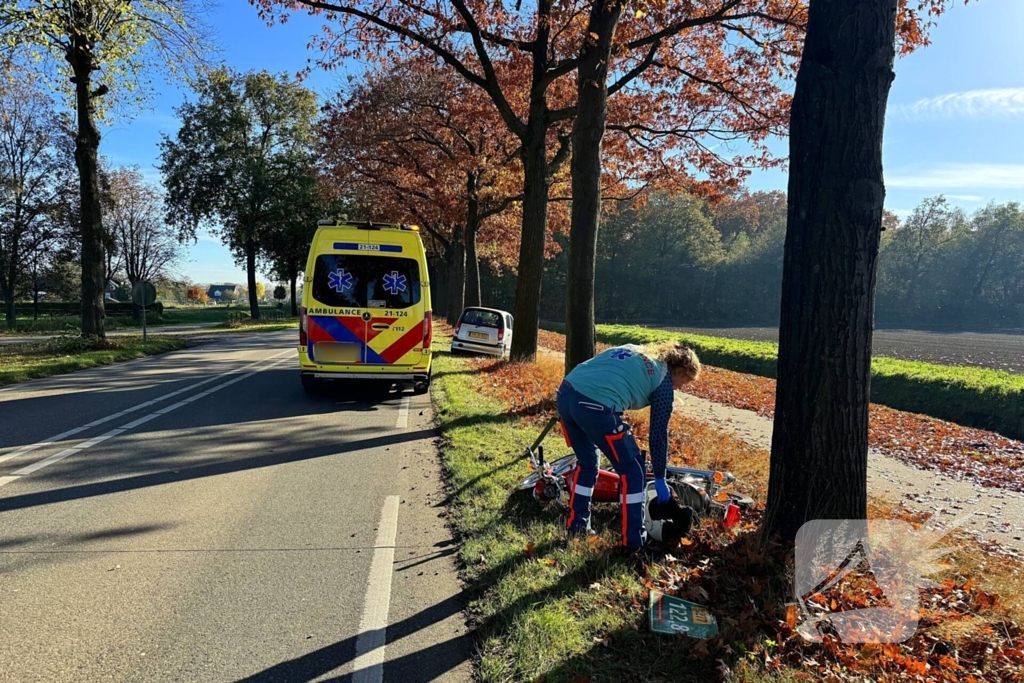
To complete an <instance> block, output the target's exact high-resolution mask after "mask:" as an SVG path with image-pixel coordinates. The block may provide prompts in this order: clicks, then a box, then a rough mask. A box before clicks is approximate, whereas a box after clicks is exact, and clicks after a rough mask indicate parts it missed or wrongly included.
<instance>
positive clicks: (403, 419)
mask: <svg viewBox="0 0 1024 683" xmlns="http://www.w3.org/2000/svg"><path fill="white" fill-rule="evenodd" d="M408 426H409V397H408V396H403V397H402V402H401V403H399V404H398V420H396V421H395V429H406V428H407V427H408Z"/></svg>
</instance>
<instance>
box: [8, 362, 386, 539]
mask: <svg viewBox="0 0 1024 683" xmlns="http://www.w3.org/2000/svg"><path fill="white" fill-rule="evenodd" d="M284 353H291V351H285V352H284ZM284 353H278V354H276V355H273V356H270V358H267V359H265V360H273V359H274V358H277V357H279V356H282V355H284ZM287 360H289V359H287V358H282V359H281V360H279V361H274V362H273V363H267V364H266V365H260V364H259V363H254V364H253V365H258V366H259V367H257V368H256V369H254V370H252V371H251V372H247V373H246V374H244V375H239V376H238V377H235V378H233V379H229V380H228V381H227V382H223V383H221V384H218V385H216V386H214V387H213V388H211V389H207V390H206V391H204V392H202V393H200V394H195V395H194V396H189V397H188V398H186V399H185V400H183V401H179V402H177V403H175V404H174V405H173V406H168V408H171V409H174V408H180V407H182V406H184V405H187V404H189V403H191V402H192V401H196V400H198V399H200V398H203V397H205V396H209V395H210V394H213V393H215V392H218V391H220V390H221V389H224V388H226V387H229V386H231V385H232V384H235V383H237V382H241V381H242V380H243V379H247V378H249V377H252V376H253V375H255V374H256V373H258V372H262V371H264V370H269V369H270V368H272V367H275V366H277V365H280V364H281V363H284V362H286V361H287ZM261 362H262V361H261ZM246 367H252V365H249V366H246ZM243 369H244V368H243ZM224 374H229V373H224ZM223 376H224V375H223V374H222V375H217V376H216V377H214V379H219V378H221V377H223ZM193 386H194V385H193ZM169 412H170V410H168V409H167V408H165V409H163V410H159V411H156V412H153V413H150V414H149V415H143V416H142V417H140V418H138V419H136V420H132V421H131V422H129V423H128V424H125V425H122V426H120V427H118V428H117V429H112V430H110V431H109V432H105V433H103V434H100V435H99V436H97V437H94V438H92V439H89V440H88V441H85V442H83V443H80V444H78V445H77V446H73V447H71V448H65V449H64V450H63V451H61V452H59V453H55V454H54V455H51V456H50V457H48V458H43V459H42V460H39V461H38V462H34V463H32V464H31V465H26V466H25V467H22V468H21V469H20V470H15V471H14V472H12V473H11V475H12V476H7V477H0V487H3V486H4V485H6V484H9V483H11V482H12V481H15V480H17V479H18V478H20V477H24V476H25V475H28V474H32V473H33V472H37V471H39V470H41V469H43V468H44V467H48V466H50V465H52V464H54V463H56V462H60V461H61V460H63V459H64V458H67V457H68V456H71V455H75V454H76V453H81V452H82V451H84V450H85V449H87V448H90V447H92V446H95V445H96V444H98V443H101V442H103V441H106V440H107V439H110V438H113V437H115V436H119V435H121V434H124V433H125V432H126V431H128V430H129V429H133V428H135V427H138V426H139V425H141V424H145V423H146V422H149V421H150V420H154V419H156V418H158V417H161V416H163V415H166V414H167V413H169ZM392 554H394V550H393V549H392Z"/></svg>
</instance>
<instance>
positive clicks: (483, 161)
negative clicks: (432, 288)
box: [321, 59, 522, 323]
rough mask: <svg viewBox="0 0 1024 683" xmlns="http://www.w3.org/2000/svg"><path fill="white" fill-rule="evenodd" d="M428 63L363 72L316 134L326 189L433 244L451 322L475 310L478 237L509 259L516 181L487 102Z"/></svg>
mask: <svg viewBox="0 0 1024 683" xmlns="http://www.w3.org/2000/svg"><path fill="white" fill-rule="evenodd" d="M432 62H433V60H429V59H428V60H423V59H420V60H416V59H412V60H406V61H404V62H401V63H399V64H397V65H393V66H392V67H391V68H389V69H388V70H387V71H386V72H384V71H381V72H371V73H368V74H367V75H366V76H365V80H364V81H362V82H360V83H358V84H357V85H356V86H355V87H353V88H352V89H351V90H350V91H349V92H347V93H341V94H339V95H338V97H336V98H335V99H334V100H333V101H332V102H331V103H330V104H329V105H328V107H327V108H326V116H325V118H324V121H323V123H322V126H321V134H322V138H323V140H324V145H323V148H324V149H325V150H326V154H325V156H326V160H327V164H326V167H327V169H328V172H329V174H330V177H331V181H330V182H331V183H332V184H334V185H336V186H339V187H348V188H353V189H354V192H355V193H356V194H359V195H360V196H361V197H362V202H361V203H362V204H363V205H365V206H367V208H368V209H369V210H371V211H372V214H373V215H372V216H370V217H374V218H378V219H380V220H395V218H396V217H402V219H403V220H408V221H409V222H415V223H418V224H420V225H421V226H422V227H423V228H424V229H425V230H426V231H428V233H429V236H430V238H431V239H430V240H428V244H430V243H431V242H436V243H438V244H439V245H440V246H441V250H442V251H443V255H444V259H445V263H446V265H447V268H446V270H447V273H446V275H447V277H446V278H445V280H446V282H445V288H444V289H445V294H446V297H445V298H446V299H447V300H446V301H445V302H444V307H445V310H446V311H447V314H448V318H449V319H450V320H451V321H452V322H453V323H454V320H455V319H456V318H458V316H459V314H460V313H461V312H462V307H463V305H464V303H465V304H466V305H480V275H479V261H480V257H479V249H478V242H479V238H480V236H481V234H484V236H485V237H487V238H488V239H487V242H488V244H489V245H492V248H491V252H492V253H493V252H494V251H500V250H502V249H504V250H508V248H509V246H510V245H511V246H512V247H513V251H514V246H515V245H516V244H517V240H516V239H515V235H514V232H513V230H512V228H513V225H512V221H513V220H514V218H515V211H514V208H515V207H514V205H515V204H516V203H517V202H518V201H519V200H521V199H522V196H521V194H520V189H521V176H520V174H519V171H518V169H519V164H518V159H517V144H516V140H515V139H514V138H513V137H512V136H511V135H504V136H503V135H501V134H500V133H501V130H502V128H501V126H500V122H498V121H495V118H496V117H495V115H494V112H493V107H492V106H491V105H490V103H488V102H486V101H484V100H483V98H482V97H481V94H480V93H479V92H477V91H476V90H475V89H474V88H473V87H472V86H469V85H467V84H465V83H464V82H460V80H459V79H458V78H456V77H453V75H452V74H450V73H447V72H445V71H444V70H442V69H439V68H437V67H436V65H434V64H433V63H432ZM487 231H489V232H487ZM436 284H438V283H435V285H436ZM438 289H440V288H438Z"/></svg>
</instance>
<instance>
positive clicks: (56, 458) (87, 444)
mask: <svg viewBox="0 0 1024 683" xmlns="http://www.w3.org/2000/svg"><path fill="white" fill-rule="evenodd" d="M286 353H292V352H291V351H290V350H289V351H284V352H282V353H278V354H275V355H273V356H270V358H266V359H264V360H263V361H259V362H257V363H253V364H252V365H248V366H246V368H250V367H253V366H254V365H256V366H259V367H256V369H254V370H252V371H251V372H247V373H245V374H243V375H239V376H238V377H235V378H233V379H230V380H228V381H227V382H223V383H221V384H217V385H215V386H214V387H212V388H210V389H207V390H206V391H203V392H201V393H198V394H194V395H192V396H189V397H188V398H186V399H184V400H182V401H178V402H177V403H175V404H174V405H172V406H167V408H164V409H161V410H158V411H156V412H152V413H150V414H148V415H143V416H142V417H140V418H138V419H135V420H132V421H131V422H129V423H127V424H125V425H122V426H120V427H118V428H117V429H112V430H110V431H109V432H105V433H103V434H100V435H99V436H97V437H93V438H92V439H89V440H88V441H84V442H82V443H80V444H78V445H76V446H72V447H71V448H66V449H64V450H63V451H60V452H59V453H55V454H54V455H51V456H50V457H48V458H43V459H42V460H39V461H38V462H34V463H32V464H31V465H26V466H25V467H22V468H21V469H20V470H15V471H14V472H12V473H11V475H10V476H6V477H0V487H3V486H5V485H7V484H9V483H11V482H12V481H16V480H17V479H19V478H20V477H24V476H26V475H29V474H32V473H33V472H38V471H39V470H41V469H43V468H44V467H49V466H50V465H52V464H54V463H56V462H60V461H61V460H63V459H64V458H67V457H69V456H72V455H75V454H77V453H81V452H82V451H84V450H86V449H87V448H91V447H92V446H95V445H96V444H98V443H102V442H103V441H106V440H107V439H111V438H113V437H115V436H119V435H121V434H124V433H125V432H126V431H128V430H130V429H134V428H135V427H138V426H139V425H142V424H145V423H146V422H149V421H150V420H155V419H156V418H158V417H161V416H163V415H166V414H167V413H169V412H171V411H172V410H176V409H178V408H181V407H182V406H185V405H188V404H189V403H191V402H192V401H197V400H199V399H201V398H204V397H206V396H209V395H210V394H213V393H216V392H218V391H220V390H221V389H224V388H226V387H229V386H231V385H232V384H236V383H238V382H241V381H242V380H243V379H247V378H249V377H252V376H253V375H255V374H257V373H259V372H262V371H264V370H269V369H270V368H272V367H275V366H277V365H280V364H281V363H284V362H286V361H287V360H288V359H287V358H282V359H281V360H278V361H274V362H272V363H266V364H265V365H264V364H262V363H265V362H266V361H268V360H273V359H274V358H278V357H280V356H282V355H284V354H286ZM244 369H245V368H243V370H244ZM232 372H234V371H232ZM225 374H231V373H224V374H221V375H217V376H215V377H213V378H211V381H212V380H216V379H220V378H222V377H223V376H224V375H225ZM208 383H209V382H207V381H204V382H203V383H202V384H208ZM196 386H198V385H193V386H192V387H189V388H195V387H196ZM175 393H181V392H180V391H178V392H175ZM170 395H171V394H169V395H168V396H170ZM163 398H167V396H165V397H163ZM147 403H148V404H149V405H152V403H150V402H147ZM142 405H146V404H140V405H139V406H136V408H135V409H138V408H139V407H142ZM124 412H125V411H122V413H121V414H123V413H124ZM115 416H117V415H115ZM103 421H104V422H106V421H107V418H104V420H103Z"/></svg>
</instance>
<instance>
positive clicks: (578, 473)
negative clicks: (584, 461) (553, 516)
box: [565, 465, 580, 529]
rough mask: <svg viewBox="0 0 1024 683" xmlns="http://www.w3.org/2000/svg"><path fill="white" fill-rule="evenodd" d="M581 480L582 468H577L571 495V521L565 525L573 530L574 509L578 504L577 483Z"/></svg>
mask: <svg viewBox="0 0 1024 683" xmlns="http://www.w3.org/2000/svg"><path fill="white" fill-rule="evenodd" d="M579 480H580V468H579V465H577V466H576V474H575V475H573V478H572V493H570V494H569V521H568V522H566V523H565V526H567V527H569V528H570V529H571V528H572V520H574V519H576V508H574V507H573V503H575V502H576V482H578V481H579Z"/></svg>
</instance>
